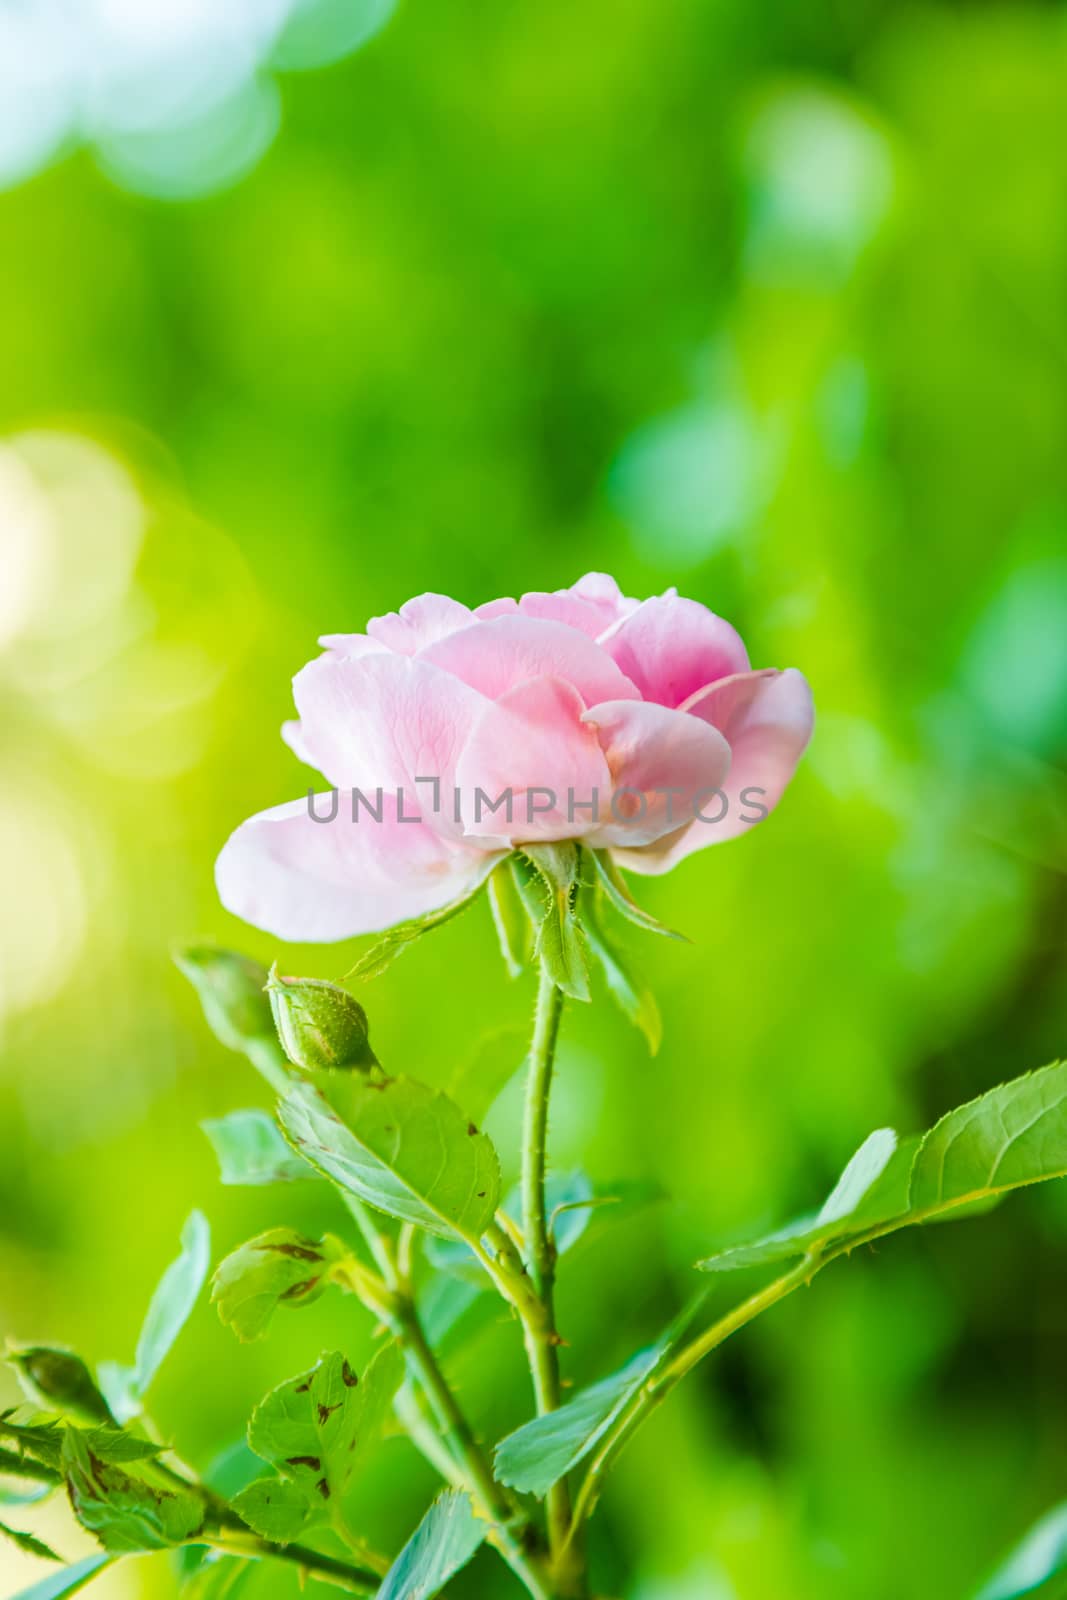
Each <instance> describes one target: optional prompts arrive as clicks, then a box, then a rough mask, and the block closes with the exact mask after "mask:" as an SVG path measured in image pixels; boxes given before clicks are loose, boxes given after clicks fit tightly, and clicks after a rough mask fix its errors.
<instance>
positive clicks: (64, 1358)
mask: <svg viewBox="0 0 1067 1600" xmlns="http://www.w3.org/2000/svg"><path fill="white" fill-rule="evenodd" d="M7 1359H8V1361H9V1362H10V1363H11V1365H12V1366H13V1367H14V1368H15V1371H16V1372H17V1374H18V1379H19V1382H20V1384H21V1385H22V1388H23V1390H24V1391H25V1394H26V1396H27V1398H28V1399H30V1400H32V1401H33V1402H34V1404H35V1405H39V1406H40V1407H41V1408H42V1410H44V1411H58V1412H59V1413H60V1415H61V1416H64V1417H73V1418H74V1419H75V1420H76V1421H78V1422H91V1423H97V1424H99V1423H107V1424H109V1425H110V1426H112V1427H114V1426H115V1419H114V1417H113V1416H112V1415H111V1411H110V1408H109V1407H108V1403H107V1401H106V1400H105V1399H104V1397H103V1395H102V1394H101V1393H100V1390H99V1389H98V1388H97V1387H96V1384H95V1383H94V1382H93V1377H92V1373H91V1372H90V1371H89V1368H88V1367H87V1366H86V1365H85V1362H84V1361H83V1360H82V1359H81V1357H80V1356H76V1355H75V1354H74V1353H73V1351H71V1350H57V1349H56V1348H54V1347H53V1346H50V1345H40V1344H32V1345H23V1346H21V1347H19V1346H14V1347H12V1348H9V1349H8V1351H7Z"/></svg>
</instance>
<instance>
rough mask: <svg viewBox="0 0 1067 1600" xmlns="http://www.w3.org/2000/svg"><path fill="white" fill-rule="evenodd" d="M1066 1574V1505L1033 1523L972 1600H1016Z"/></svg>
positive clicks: (1058, 1507)
mask: <svg viewBox="0 0 1067 1600" xmlns="http://www.w3.org/2000/svg"><path fill="white" fill-rule="evenodd" d="M1064 1573H1067V1504H1065V1505H1061V1506H1057V1507H1056V1508H1055V1510H1053V1511H1049V1512H1047V1513H1046V1514H1045V1516H1043V1517H1042V1518H1041V1520H1040V1521H1039V1522H1035V1524H1034V1526H1033V1527H1032V1528H1031V1529H1030V1530H1029V1532H1028V1533H1027V1534H1026V1535H1025V1537H1024V1538H1023V1539H1022V1540H1021V1542H1020V1543H1019V1544H1018V1545H1017V1546H1016V1548H1015V1549H1014V1550H1013V1551H1012V1553H1011V1555H1010V1556H1009V1557H1008V1559H1007V1560H1006V1561H1005V1562H1004V1564H1003V1566H1001V1567H999V1568H998V1569H997V1571H996V1572H995V1573H994V1574H993V1576H992V1577H991V1578H990V1579H989V1581H988V1583H984V1584H983V1585H982V1587H981V1589H979V1590H978V1591H977V1593H976V1594H975V1595H974V1600H1019V1597H1021V1596H1022V1595H1028V1594H1033V1593H1034V1592H1035V1590H1038V1589H1041V1588H1042V1586H1043V1585H1044V1584H1046V1583H1047V1582H1048V1581H1049V1579H1051V1578H1056V1577H1060V1576H1062V1575H1063V1574H1064Z"/></svg>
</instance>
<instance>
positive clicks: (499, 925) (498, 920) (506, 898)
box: [487, 860, 533, 978]
mask: <svg viewBox="0 0 1067 1600" xmlns="http://www.w3.org/2000/svg"><path fill="white" fill-rule="evenodd" d="M487 893H488V897H489V909H490V911H491V912H492V914H493V927H494V928H495V929H496V936H497V939H498V941H499V943H500V954H501V955H502V956H503V958H504V965H505V967H506V968H507V970H508V977H509V978H517V977H518V976H519V974H520V973H521V972H522V971H523V969H524V968H525V967H526V966H527V965H528V964H529V961H530V957H531V955H532V954H533V940H532V938H531V936H530V920H529V918H528V916H527V915H526V908H525V906H524V905H523V902H522V899H521V897H520V895H519V891H518V889H517V887H516V884H515V875H514V873H513V872H512V870H511V863H510V860H508V861H502V862H501V863H500V865H499V866H498V867H494V869H493V871H492V872H491V873H490V876H489V884H488V889H487Z"/></svg>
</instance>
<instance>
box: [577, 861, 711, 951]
mask: <svg viewBox="0 0 1067 1600" xmlns="http://www.w3.org/2000/svg"><path fill="white" fill-rule="evenodd" d="M588 854H589V855H590V856H591V857H592V859H593V865H594V867H595V868H596V873H597V877H598V878H599V880H600V883H601V884H602V885H603V888H604V893H605V894H606V895H607V897H608V899H609V900H610V901H611V903H612V905H613V906H614V907H615V910H616V911H617V912H618V913H619V915H620V916H622V917H625V918H626V920H627V922H632V923H633V924H634V926H635V927H638V928H644V930H645V932H646V933H658V934H660V935H661V936H662V937H663V938H664V939H678V940H679V941H680V942H681V943H682V944H691V943H692V940H691V939H690V938H688V936H687V935H686V934H684V933H677V932H676V931H675V930H674V929H673V928H668V927H667V926H666V924H665V923H662V922H660V921H659V919H658V918H657V917H654V916H653V915H652V913H651V911H646V910H645V908H644V907H643V906H639V905H638V903H637V901H636V900H635V899H634V897H633V895H632V894H631V893H630V891H629V889H628V888H627V886H626V880H625V879H624V877H623V875H622V873H621V872H620V871H619V869H618V867H617V866H616V865H615V862H614V861H613V859H612V857H611V854H610V852H609V851H607V850H591V851H589V852H588Z"/></svg>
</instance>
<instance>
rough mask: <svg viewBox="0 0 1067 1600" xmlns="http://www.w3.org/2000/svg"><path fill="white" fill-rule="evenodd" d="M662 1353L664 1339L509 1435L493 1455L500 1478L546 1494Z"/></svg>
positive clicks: (528, 1491)
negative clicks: (562, 1404)
mask: <svg viewBox="0 0 1067 1600" xmlns="http://www.w3.org/2000/svg"><path fill="white" fill-rule="evenodd" d="M664 1354H665V1348H664V1345H663V1343H662V1341H661V1342H660V1343H658V1344H654V1345H652V1346H650V1348H649V1349H647V1350H641V1351H639V1352H638V1354H637V1355H635V1356H634V1357H633V1358H632V1359H631V1360H630V1361H628V1362H627V1363H626V1365H625V1366H624V1367H623V1368H621V1370H620V1371H618V1372H616V1373H614V1374H613V1375H612V1376H611V1377H610V1378H603V1379H601V1381H600V1382H599V1383H594V1384H592V1385H591V1386H590V1387H589V1388H588V1389H582V1390H580V1391H579V1393H577V1394H576V1395H574V1397H573V1398H572V1399H570V1400H568V1401H567V1404H566V1405H565V1406H561V1407H560V1409H559V1410H558V1411H551V1412H549V1413H548V1415H547V1416H543V1417H535V1418H534V1420H533V1421H532V1422H527V1423H525V1424H524V1426H523V1427H521V1428H518V1429H517V1430H516V1431H515V1432H514V1433H510V1434H508V1436H507V1438H506V1439H502V1440H501V1442H500V1443H499V1444H498V1445H497V1447H496V1454H495V1457H494V1470H495V1473H496V1476H497V1478H498V1479H499V1480H500V1482H501V1483H506V1484H508V1485H509V1487H510V1488H512V1489H517V1490H518V1492H519V1493H520V1494H536V1495H541V1496H543V1495H545V1494H547V1493H548V1491H549V1489H551V1487H552V1485H553V1484H554V1483H558V1481H559V1480H560V1478H562V1477H564V1476H565V1475H566V1474H567V1473H568V1472H570V1470H571V1468H572V1467H575V1466H577V1464H578V1462H579V1461H581V1460H582V1459H583V1458H584V1457H585V1456H587V1455H588V1454H589V1452H590V1451H591V1450H592V1449H593V1447H594V1446H595V1445H596V1443H597V1441H598V1440H599V1439H601V1438H603V1436H604V1434H605V1433H606V1432H607V1431H608V1429H609V1428H610V1426H611V1424H612V1423H613V1422H614V1421H615V1419H616V1417H618V1416H619V1415H620V1414H621V1412H622V1411H623V1410H624V1409H625V1408H626V1406H627V1405H628V1404H629V1402H630V1401H631V1400H632V1399H633V1398H634V1396H635V1395H636V1394H637V1392H638V1390H639V1389H640V1387H641V1385H642V1384H643V1383H644V1381H645V1379H646V1378H648V1377H650V1376H651V1374H652V1373H653V1372H654V1371H655V1369H656V1367H657V1365H658V1364H659V1362H660V1361H661V1360H662V1359H663V1356H664Z"/></svg>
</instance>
